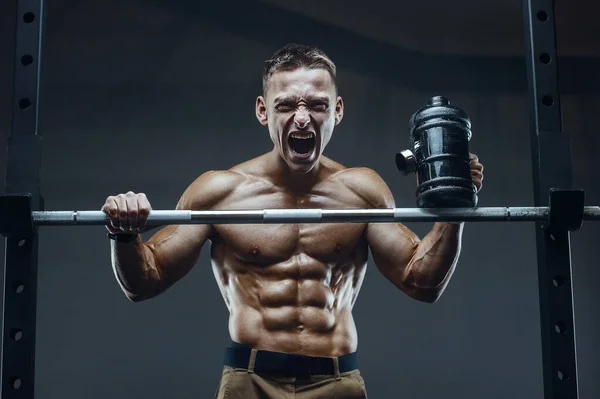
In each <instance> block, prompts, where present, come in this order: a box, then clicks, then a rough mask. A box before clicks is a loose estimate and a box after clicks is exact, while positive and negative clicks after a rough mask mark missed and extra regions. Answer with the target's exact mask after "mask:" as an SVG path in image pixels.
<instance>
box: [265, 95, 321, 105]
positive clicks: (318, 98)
mask: <svg viewBox="0 0 600 399" xmlns="http://www.w3.org/2000/svg"><path fill="white" fill-rule="evenodd" d="M296 101H298V97H294V96H290V97H286V96H282V97H275V99H273V103H275V104H278V103H282V102H296ZM306 101H307V102H309V103H312V102H326V103H329V97H327V96H308V97H306Z"/></svg>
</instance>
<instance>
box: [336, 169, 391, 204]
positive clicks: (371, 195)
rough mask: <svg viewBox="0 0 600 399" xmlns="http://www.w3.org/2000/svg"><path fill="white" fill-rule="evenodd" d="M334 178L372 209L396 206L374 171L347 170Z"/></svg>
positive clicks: (389, 192) (385, 185)
mask: <svg viewBox="0 0 600 399" xmlns="http://www.w3.org/2000/svg"><path fill="white" fill-rule="evenodd" d="M332 178H333V179H335V180H336V181H338V182H340V183H342V184H343V185H344V186H346V187H347V188H348V189H349V190H351V191H353V192H354V193H355V194H357V195H358V196H359V197H361V198H362V199H363V200H364V201H365V202H366V203H367V204H368V206H370V207H373V208H393V207H394V206H395V205H394V198H393V196H392V193H391V191H390V189H389V188H388V186H387V184H386V183H385V181H384V180H383V178H382V177H381V176H380V175H379V174H378V173H377V172H375V171H374V170H373V169H370V168H365V167H359V168H347V169H343V170H340V171H339V172H337V173H335V174H334V175H333V176H332Z"/></svg>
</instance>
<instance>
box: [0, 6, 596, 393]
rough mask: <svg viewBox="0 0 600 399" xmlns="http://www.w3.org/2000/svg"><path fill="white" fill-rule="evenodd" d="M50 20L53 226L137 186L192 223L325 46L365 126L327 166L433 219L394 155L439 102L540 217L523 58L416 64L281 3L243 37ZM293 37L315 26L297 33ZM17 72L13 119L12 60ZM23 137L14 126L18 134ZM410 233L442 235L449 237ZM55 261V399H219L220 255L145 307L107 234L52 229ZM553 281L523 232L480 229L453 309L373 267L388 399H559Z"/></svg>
mask: <svg viewBox="0 0 600 399" xmlns="http://www.w3.org/2000/svg"><path fill="white" fill-rule="evenodd" d="M115 4H116V3H115ZM113 6H114V7H113ZM48 7H49V10H48V19H47V22H48V35H47V40H46V51H45V57H46V58H45V61H44V62H45V64H44V65H45V68H44V75H43V79H44V80H43V86H42V93H43V95H42V114H41V126H42V131H41V133H42V134H43V136H44V143H45V144H44V146H45V147H44V159H43V171H42V182H43V183H42V184H43V187H42V192H43V194H44V196H45V198H46V207H47V209H48V210H67V209H77V210H91V209H100V207H101V206H102V204H103V202H104V200H105V198H106V197H107V196H108V195H112V194H116V193H119V192H125V191H128V190H133V191H138V192H145V193H147V195H148V197H149V198H150V200H151V202H152V205H153V207H154V209H173V208H174V206H175V203H176V202H177V200H178V198H179V195H180V194H181V192H182V191H183V190H184V189H185V188H186V186H187V185H188V184H189V183H190V182H191V181H192V180H193V179H194V178H195V177H196V176H198V175H199V174H201V173H202V172H204V171H206V170H209V169H222V168H228V167H230V166H232V165H234V164H236V163H238V162H241V161H244V160H246V159H248V158H250V157H254V156H257V155H260V154H261V153H263V152H266V151H268V150H270V141H269V138H268V135H267V132H266V131H265V130H264V128H263V127H261V126H260V125H259V124H258V123H257V121H256V119H255V117H254V109H253V104H254V100H255V97H256V95H258V94H259V90H260V73H261V67H262V61H263V60H264V59H266V58H267V57H268V56H269V55H270V54H271V53H272V52H273V51H274V50H275V49H276V48H277V47H278V46H279V45H281V44H284V43H285V42H287V41H298V42H303V41H307V42H310V43H313V44H317V45H320V46H322V47H323V48H324V49H325V50H326V51H328V52H329V53H331V54H332V56H333V57H334V60H335V61H336V62H337V64H338V68H339V86H340V90H341V95H342V96H343V97H344V99H345V104H346V115H345V118H344V120H343V122H342V124H341V125H340V126H339V127H338V128H337V130H336V133H335V135H334V138H333V140H332V142H331V143H330V146H329V147H328V149H327V151H326V154H327V155H328V156H330V157H332V158H333V159H335V160H338V161H339V162H341V163H343V164H346V165H347V166H368V167H371V168H373V169H375V170H376V171H377V172H379V173H380V174H381V175H382V176H383V178H384V179H385V180H386V181H387V182H388V184H389V186H390V187H391V189H392V191H393V193H394V195H395V197H396V202H397V205H398V206H399V207H413V206H415V199H414V195H413V191H414V184H415V183H414V180H413V179H412V178H411V177H402V176H401V174H400V173H398V172H397V171H396V170H395V166H394V155H395V153H396V152H397V151H398V150H401V149H405V148H406V147H407V145H408V138H407V131H406V126H407V121H408V118H409V117H410V115H411V114H412V113H413V112H414V111H415V110H416V109H418V108H419V107H420V106H422V105H423V104H424V103H425V102H426V101H427V99H428V98H429V97H430V96H431V95H434V94H438V93H441V94H444V95H446V96H448V97H449V98H450V99H451V100H452V101H453V102H454V103H455V104H457V105H459V106H460V107H462V108H464V109H465V110H466V111H467V112H468V113H469V115H470V116H471V118H472V121H473V126H474V138H473V141H472V147H471V150H472V151H473V152H475V153H477V154H478V155H479V156H480V159H481V161H482V162H483V163H484V165H485V181H484V189H483V191H482V192H481V194H480V205H481V206H509V205H510V206H527V205H531V204H532V202H533V199H532V177H531V161H530V149H529V120H528V117H529V115H528V101H527V93H526V86H525V68H524V64H523V60H522V59H520V58H515V59H499V60H488V59H478V58H473V57H469V58H467V57H465V58H464V59H462V58H451V57H450V58H449V57H437V58H436V57H435V56H429V55H418V54H410V53H404V52H402V51H401V49H395V48H393V47H389V46H385V45H383V44H380V43H375V42H369V41H368V40H366V39H361V38H359V37H355V36H354V35H353V34H352V33H351V32H345V31H341V30H336V29H333V28H329V27H327V26H325V25H318V24H316V23H312V22H310V21H308V20H306V19H300V20H298V18H295V17H294V16H293V15H292V14H286V13H283V12H279V11H277V10H275V9H273V8H269V7H266V6H261V7H262V8H260V7H259V8H257V9H256V10H254V12H256V16H257V20H258V21H259V22H266V21H264V20H263V19H264V18H265V15H267V16H270V17H273V16H276V17H277V21H278V22H273V25H260V24H259V23H258V22H256V23H254V24H250V23H246V22H244V23H242V22H243V20H244V19H245V18H246V19H250V15H248V14H245V18H241V17H239V15H240V14H241V15H244V13H239V14H238V13H236V14H235V15H227V12H226V11H227V10H225V9H224V8H223V7H221V8H219V6H211V7H212V8H210V9H209V10H208V11H206V13H205V14H201V13H199V11H198V10H197V9H193V8H186V7H185V6H182V7H181V8H168V9H167V8H165V7H163V6H162V5H160V4H158V2H157V4H153V3H151V2H148V3H142V2H139V3H136V4H135V5H131V4H129V5H122V4H120V3H119V6H118V7H117V6H116V5H112V6H107V7H104V6H100V5H96V6H94V5H90V6H88V7H86V8H85V9H81V6H80V5H79V6H77V7H78V8H77V7H76V6H75V5H74V4H73V5H71V6H69V7H66V6H65V7H63V8H60V7H57V6H54V7H53V6H52V5H49V6H48ZM111 7H113V8H111ZM111 10H112V11H111ZM116 10H118V11H119V12H123V14H122V15H123V17H117V16H115V13H116V12H117V11H116ZM243 11H244V10H243ZM251 11H252V10H245V12H251ZM261 18H262V19H261ZM286 18H287V19H286ZM5 20H6V21H9V22H10V19H8V18H5ZM286 24H290V25H292V26H293V27H296V28H306V29H302V30H300V29H299V30H294V29H290V30H285V31H284V30H279V29H280V28H281V26H285V25H286ZM308 28H312V33H308V32H309V29H308ZM352 40H354V43H355V45H354V46H352V45H351V43H352V42H351V41H352ZM7 42H8V41H7ZM376 50H378V51H376ZM9 51H10V48H8V47H7V46H5V47H3V52H4V53H3V54H7V55H8V54H10V52H9ZM377 55H379V56H377ZM5 60H6V58H5ZM403 61H405V62H403ZM394 62H395V63H394ZM590 62H596V63H597V62H598V61H597V60H591V61H590ZM390 63H391V64H390ZM432 63H433V64H432ZM584 64H585V63H581V64H578V60H565V65H566V67H565V68H568V70H567V74H568V79H567V81H568V83H567V88H568V90H566V91H567V93H565V95H564V97H563V108H564V114H565V131H570V132H572V133H573V154H574V168H575V181H576V185H577V186H578V187H581V188H584V189H585V190H586V193H587V194H586V195H587V200H586V202H587V203H588V204H589V205H591V204H598V203H599V202H600V190H599V189H598V187H597V186H596V185H595V182H596V181H598V177H599V174H598V172H597V171H596V170H595V168H594V163H593V161H594V158H595V157H596V156H597V155H598V151H597V144H599V143H598V141H599V140H600V139H599V138H598V137H597V135H596V136H594V135H593V131H594V128H595V126H594V116H595V114H596V113H597V109H598V106H599V105H600V96H599V95H598V92H597V91H595V90H594V89H593V88H592V89H590V88H589V87H587V86H586V85H585V82H586V77H585V76H581V75H580V76H579V77H578V78H579V79H578V78H577V77H576V76H573V75H576V74H573V73H572V71H573V68H574V67H573V65H584ZM2 71H4V72H3V77H2V79H3V80H2V86H1V87H2V90H0V93H2V99H1V100H0V101H1V102H0V104H1V105H2V106H3V107H4V110H6V109H7V108H8V106H9V101H10V100H9V99H10V97H9V95H8V94H9V89H10V75H9V73H10V65H9V64H8V62H5V63H4V64H3V67H2ZM590 79H591V78H590ZM7 121H8V114H2V120H1V121H0V123H1V125H0V126H2V128H3V129H4V133H6V128H7V127H8V122H7ZM409 227H411V228H413V229H414V230H415V231H416V232H418V233H419V234H421V235H424V234H426V233H427V231H428V229H429V228H430V225H424V224H414V225H412V224H411V225H409ZM599 232H600V230H599V229H598V227H597V226H595V225H592V224H588V223H586V224H585V226H584V227H583V228H582V229H581V230H580V231H578V232H576V233H574V234H573V236H572V248H573V268H574V300H575V306H576V317H577V327H578V336H577V340H578V348H579V353H578V360H579V364H580V381H581V382H580V385H581V397H582V398H584V399H585V398H589V399H592V398H596V397H599V396H600V384H599V382H598V380H597V378H596V376H597V374H598V371H599V370H600V360H599V359H598V357H597V355H596V354H597V353H600V346H599V344H598V343H597V341H596V340H595V337H597V336H598V335H599V334H600V324H599V323H598V321H597V318H598V314H599V310H600V306H599V304H598V300H597V299H596V298H595V296H594V294H595V292H594V288H595V284H596V281H597V280H598V278H599V277H600V272H599V271H598V268H597V267H596V266H597V265H596V263H597V262H596V259H597V252H596V251H597V241H596V240H597V238H596V237H597V236H598V233H599ZM40 246H41V247H40V264H39V290H38V335H37V370H36V373H37V383H36V392H37V394H36V397H37V398H40V399H44V398H55V397H61V398H65V399H66V398H90V399H93V398H103V399H104V398H106V397H111V398H114V399H118V398H128V399H132V398H145V399H152V398H175V397H176V398H198V397H201V398H206V397H210V395H212V393H213V392H214V390H215V389H216V384H217V382H218V378H219V376H220V371H221V359H222V349H223V347H224V346H225V345H226V344H227V343H228V342H229V338H228V332H227V308H226V307H225V305H224V303H223V302H222V300H221V298H220V293H219V291H218V289H217V285H216V283H215V282H214V277H213V275H212V271H211V269H210V264H209V261H208V254H207V248H205V249H204V250H203V253H202V255H201V257H200V260H199V261H198V264H197V267H196V268H195V269H194V270H193V271H192V272H191V273H190V274H189V275H188V276H187V277H186V278H185V279H183V280H182V281H181V282H179V283H178V284H176V285H175V286H174V287H172V288H171V289H170V290H169V291H168V292H166V293H165V294H163V295H162V296H160V297H158V298H155V299H153V300H150V301H147V302H143V303H139V304H133V303H130V302H128V301H127V300H126V299H125V297H124V296H123V294H122V293H121V291H120V289H119V287H118V285H117V283H116V282H115V279H114V276H113V273H112V271H111V268H110V263H109V252H108V242H107V239H106V237H105V234H104V230H103V229H102V228H97V227H81V228H72V227H68V228H52V229H50V228H43V229H42V230H41V237H40ZM536 267H537V266H536V253H535V239H534V226H533V225H532V224H520V223H513V224H503V223H487V224H476V223H473V224H468V225H467V226H466V228H465V234H464V241H463V253H462V256H461V259H460V263H459V265H458V268H457V271H456V274H455V276H454V278H453V280H452V282H451V284H450V286H449V288H448V290H447V291H446V293H445V294H444V295H443V297H442V298H441V299H440V301H439V302H438V303H436V304H434V305H429V304H423V303H419V302H416V301H414V300H411V299H409V298H408V297H407V296H405V295H403V294H402V293H400V292H399V291H398V290H397V289H396V288H394V287H393V286H392V284H390V283H389V282H387V281H386V280H385V279H384V278H383V277H382V276H381V275H380V274H379V273H378V271H377V269H376V268H375V267H373V264H372V262H370V267H369V269H368V271H367V277H366V280H365V283H364V287H363V291H362V293H361V295H360V297H359V300H358V302H357V304H356V307H355V312H354V313H355V317H356V321H357V325H358V328H359V337H360V345H359V353H360V364H361V370H362V373H363V376H364V378H365V380H366V382H367V389H368V391H369V394H370V397H373V398H381V399H383V398H398V397H406V398H415V399H416V398H421V399H425V398H481V397H485V398H489V399H493V398H507V397H510V398H514V399H521V398H522V399H535V398H542V376H541V347H540V330H539V329H540V327H539V316H538V313H539V308H538V295H537V275H536Z"/></svg>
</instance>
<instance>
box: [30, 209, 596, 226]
mask: <svg viewBox="0 0 600 399" xmlns="http://www.w3.org/2000/svg"><path fill="white" fill-rule="evenodd" d="M32 216H33V223H34V225H36V226H69V225H107V224H109V223H110V220H109V218H108V216H107V215H106V213H104V212H102V211H37V212H35V211H34V212H33V215H32ZM549 220H550V207H482V208H385V209H262V210H216V211H213V210H211V211H189V210H174V211H172V210H153V211H150V214H149V216H148V226H160V225H167V224H274V223H387V222H436V221H437V222H461V221H465V222H491V221H504V222H544V221H549ZM583 220H600V206H587V207H584V209H583Z"/></svg>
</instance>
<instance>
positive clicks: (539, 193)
mask: <svg viewBox="0 0 600 399" xmlns="http://www.w3.org/2000/svg"><path fill="white" fill-rule="evenodd" d="M523 17H524V22H525V24H524V25H525V38H526V49H527V53H526V62H527V78H528V79H527V80H528V82H529V87H528V89H529V99H530V102H529V107H530V133H531V153H532V166H533V181H534V205H535V206H548V205H549V201H550V202H551V200H552V199H551V198H549V197H548V193H549V192H550V190H551V189H553V188H563V189H568V188H571V186H572V184H573V182H572V161H571V138H570V135H569V134H568V133H565V132H563V131H562V116H561V107H560V92H559V79H558V65H557V43H556V26H555V18H554V0H524V13H523ZM581 194H582V193H581ZM564 199H565V201H566V202H565V205H567V206H568V203H569V202H573V201H581V202H583V198H582V195H581V198H579V199H577V198H575V197H571V198H568V197H565V198H564ZM536 243H537V257H538V282H539V284H538V287H539V298H540V302H539V306H540V322H541V326H540V327H541V335H542V337H541V338H542V357H543V358H542V363H543V377H544V398H545V399H576V398H577V397H578V383H577V359H576V348H575V319H574V312H573V297H572V279H571V277H572V269H571V248H570V233H569V231H568V230H567V229H566V228H564V227H563V228H561V227H557V226H552V223H550V225H544V224H540V223H538V224H536Z"/></svg>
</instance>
